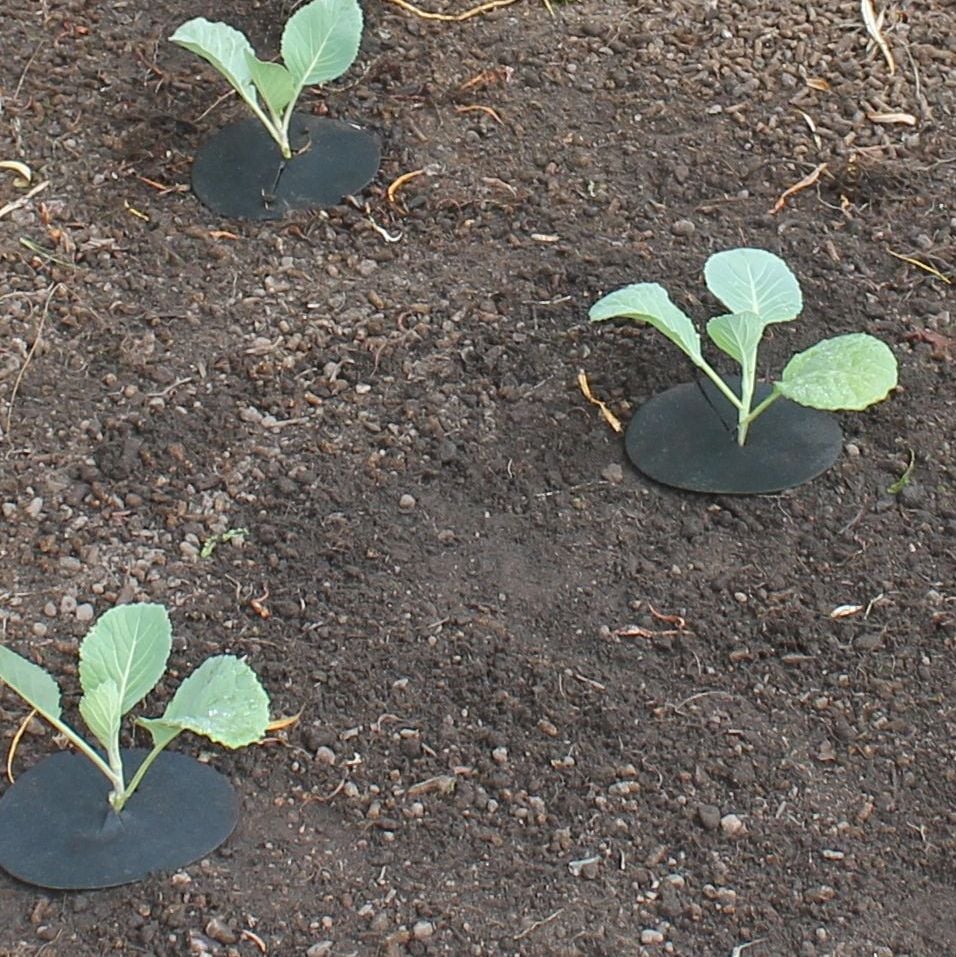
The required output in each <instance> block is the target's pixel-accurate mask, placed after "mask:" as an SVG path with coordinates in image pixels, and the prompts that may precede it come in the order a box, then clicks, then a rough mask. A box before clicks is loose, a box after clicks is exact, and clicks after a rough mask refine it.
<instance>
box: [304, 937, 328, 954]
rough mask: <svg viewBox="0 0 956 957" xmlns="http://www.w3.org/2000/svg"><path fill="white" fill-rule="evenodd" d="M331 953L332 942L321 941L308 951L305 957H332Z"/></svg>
mask: <svg viewBox="0 0 956 957" xmlns="http://www.w3.org/2000/svg"><path fill="white" fill-rule="evenodd" d="M331 953H332V941H331V940H320V941H317V942H316V943H314V944H313V945H312V946H311V947H309V949H308V950H306V952H305V957H330V955H331Z"/></svg>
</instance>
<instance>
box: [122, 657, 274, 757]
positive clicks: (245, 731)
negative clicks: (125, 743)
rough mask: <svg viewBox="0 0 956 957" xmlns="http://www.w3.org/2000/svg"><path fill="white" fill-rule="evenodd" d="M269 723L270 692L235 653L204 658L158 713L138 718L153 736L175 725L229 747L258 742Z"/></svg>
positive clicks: (139, 722) (164, 732) (166, 731)
mask: <svg viewBox="0 0 956 957" xmlns="http://www.w3.org/2000/svg"><path fill="white" fill-rule="evenodd" d="M268 723H269V697H268V695H267V694H266V692H265V689H264V688H263V687H262V685H261V684H260V683H259V679H258V678H257V677H256V673H255V672H254V671H253V670H252V668H250V667H249V665H247V664H246V663H245V662H244V661H242V660H241V659H240V658H236V657H235V656H234V655H217V656H215V657H213V658H207V659H206V660H205V661H204V662H203V663H202V664H201V665H200V666H199V667H198V668H197V669H196V670H195V671H194V672H193V673H192V674H191V675H190V676H189V677H188V678H187V679H186V680H185V681H184V682H183V683H182V684H181V685H180V686H179V688H178V689H177V690H176V694H175V695H173V700H172V701H170V702H169V706H168V707H167V708H166V711H165V713H164V714H163V716H162V717H161V718H153V719H146V718H144V719H140V720H139V721H138V722H137V724H141V725H143V726H144V727H146V728H148V729H149V730H150V733H151V734H152V735H153V738H154V740H157V741H158V740H160V739H157V737H156V736H157V734H160V735H162V734H166V733H168V730H171V729H174V728H175V729H179V730H183V731H192V732H193V733H194V734H201V735H204V736H205V737H207V738H209V739H210V740H212V741H215V742H216V743H217V744H222V745H225V746H226V747H227V748H241V747H244V746H245V745H247V744H252V743H253V742H254V741H258V740H259V739H260V738H261V737H262V736H263V735H264V734H265V731H266V725H268ZM167 729H168V730H167Z"/></svg>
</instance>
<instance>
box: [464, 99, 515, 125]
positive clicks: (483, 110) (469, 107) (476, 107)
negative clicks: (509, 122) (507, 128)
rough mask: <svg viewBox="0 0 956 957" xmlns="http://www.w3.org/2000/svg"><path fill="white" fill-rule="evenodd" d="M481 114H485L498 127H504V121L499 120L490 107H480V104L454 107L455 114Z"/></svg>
mask: <svg viewBox="0 0 956 957" xmlns="http://www.w3.org/2000/svg"><path fill="white" fill-rule="evenodd" d="M476 110H477V111H479V112H481V113H487V114H488V116H490V117H491V118H492V119H493V120H494V121H495V122H496V123H497V124H498V125H499V126H504V125H505V121H504V120H503V119H502V118H501V116H500V115H499V113H498V111H497V110H494V109H492V108H491V107H490V106H482V105H481V104H480V103H469V104H467V105H466V106H456V107H455V112H456V113H474V112H475V111H476Z"/></svg>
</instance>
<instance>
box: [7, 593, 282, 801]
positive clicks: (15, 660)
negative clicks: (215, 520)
mask: <svg viewBox="0 0 956 957" xmlns="http://www.w3.org/2000/svg"><path fill="white" fill-rule="evenodd" d="M171 645H172V633H171V629H170V624H169V616H168V615H167V614H166V609H165V608H164V607H163V606H162V605H152V604H137V605H120V606H118V607H116V608H113V609H111V610H110V611H108V612H106V613H105V614H104V615H102V616H101V617H100V619H99V621H97V623H96V624H95V625H94V626H93V628H92V630H91V631H90V632H89V634H87V636H86V637H85V638H84V639H83V642H82V644H81V645H80V685H81V687H82V688H83V696H82V698H81V699H80V714H81V715H82V716H83V720H84V721H85V722H86V724H87V727H89V729H90V731H91V732H92V733H93V736H94V737H95V738H96V740H97V741H98V742H99V743H100V745H102V747H103V749H104V751H105V753H106V754H105V758H104V757H103V756H102V755H101V754H100V753H99V752H98V751H96V750H95V749H94V748H93V747H92V746H91V745H90V744H89V743H87V741H86V740H85V739H84V738H83V737H82V736H81V735H80V734H78V733H77V732H76V731H74V730H73V728H71V727H70V726H69V725H68V724H67V723H66V722H65V721H64V720H63V718H62V717H61V710H60V687H59V685H58V684H57V683H56V681H55V680H54V679H53V678H52V677H51V676H50V675H49V674H48V673H47V672H46V671H44V670H43V668H41V667H39V665H36V664H34V663H33V662H32V661H28V660H27V659H26V658H24V657H22V656H21V655H18V654H17V653H16V652H14V651H11V650H10V649H9V648H6V647H4V646H0V680H2V681H4V682H5V683H6V684H8V685H9V686H10V687H11V688H12V689H13V690H14V691H15V692H16V693H17V694H18V695H20V697H21V698H23V699H24V700H26V701H27V703H28V704H30V705H31V706H32V707H34V708H36V710H37V711H38V712H39V713H40V714H41V715H43V717H44V718H46V720H47V721H49V722H50V724H52V725H53V727H54V728H56V730H57V731H59V732H60V733H61V734H62V735H64V736H65V737H66V738H68V739H69V741H70V743H71V744H73V746H74V747H75V748H76V749H77V750H78V751H80V752H81V753H82V754H84V755H85V756H86V757H87V758H89V759H90V761H92V762H93V764H94V765H95V766H96V767H97V768H98V769H99V770H100V771H101V772H102V773H103V774H104V775H105V776H106V778H107V779H108V780H109V782H110V785H111V791H110V794H109V803H110V805H111V806H112V808H113V810H114V811H117V812H119V811H121V810H122V809H123V806H124V805H125V804H126V802H127V801H128V800H129V799H130V797H131V796H132V794H133V792H134V791H135V790H136V788H137V786H138V785H139V783H140V781H142V779H143V776H144V775H145V774H146V772H147V771H148V770H149V767H150V765H151V764H152V763H153V761H154V760H155V759H156V758H157V757H158V755H159V754H160V752H161V751H162V750H163V749H164V748H165V747H166V746H167V745H168V744H169V743H170V742H171V741H172V740H173V739H174V738H175V737H176V736H177V735H178V734H179V733H180V732H182V731H192V732H193V733H194V734H201V735H204V736H205V737H207V738H209V739H210V740H212V741H215V742H216V743H217V744H222V745H225V747H227V748H241V747H244V746H245V745H247V744H252V743H253V742H255V741H258V740H259V739H260V738H261V737H262V736H263V734H264V733H265V730H266V725H267V724H268V723H269V698H268V696H267V695H266V692H265V690H264V689H263V687H262V685H261V684H260V683H259V679H258V678H257V677H256V674H255V672H254V671H253V670H252V669H251V668H250V667H249V665H247V664H246V663H245V662H244V661H242V660H241V659H239V658H236V657H235V656H234V655H217V656H215V657H213V658H207V659H206V660H205V661H204V662H203V663H202V664H201V665H200V666H199V667H198V668H197V669H196V670H195V671H194V672H193V673H192V674H191V675H189V677H188V678H186V680H185V681H183V683H182V684H181V685H180V686H179V688H178V689H177V690H176V693H175V694H174V695H173V698H172V700H171V701H170V702H169V705H168V706H167V708H166V711H165V712H164V713H163V715H162V716H161V717H159V718H137V719H136V721H135V723H136V724H137V725H139V726H141V727H143V728H146V730H147V731H149V733H150V735H151V737H152V739H153V748H152V750H151V751H150V752H149V754H147V756H146V758H145V759H144V760H143V762H142V764H140V766H139V768H138V769H137V771H136V773H135V774H134V775H133V777H132V778H131V779H130V781H129V782H127V781H126V779H125V776H124V774H123V759H122V755H121V752H120V741H119V737H120V725H121V723H122V720H123V716H124V715H125V714H126V713H127V712H128V711H129V710H130V709H131V708H132V707H133V705H135V704H136V703H137V702H138V701H141V700H142V699H143V698H144V697H146V695H148V694H149V692H150V691H152V690H153V688H155V687H156V685H157V684H158V683H159V680H160V678H162V676H163V673H164V672H165V670H166V660H167V658H168V657H169V651H170V648H171Z"/></svg>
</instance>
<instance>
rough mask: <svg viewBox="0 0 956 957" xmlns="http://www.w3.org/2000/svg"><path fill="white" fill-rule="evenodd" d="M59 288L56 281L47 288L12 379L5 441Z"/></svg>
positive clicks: (8, 435)
mask: <svg viewBox="0 0 956 957" xmlns="http://www.w3.org/2000/svg"><path fill="white" fill-rule="evenodd" d="M59 288H60V284H59V283H58V282H56V283H54V284H53V285H52V286H50V288H49V289H48V290H47V293H46V299H45V301H44V303H43V312H42V313H41V314H40V322H39V324H38V325H37V332H36V336H35V337H34V339H33V345H32V346H30V351H29V352H28V353H27V357H26V359H24V360H23V365H22V366H20V371H19V372H18V373H17V377H16V379H15V380H14V383H13V389H12V390H11V392H10V404H9V406H7V421H6V422H5V423H4V431H3V434H4V435H5V436H6V438H7V441H9V440H10V423H11V422H12V420H13V403H14V402H16V400H17V392H19V391H20V383H21V382H22V381H23V376H24V374H25V373H26V371H27V366H28V365H29V364H30V360H31V359H32V358H33V356H34V354H35V353H36V351H37V349H38V348H39V345H40V340H41V339H42V338H43V326H44V323H45V322H46V317H47V315H49V312H50V300H51V299H52V298H53V294H54V293H55V292H56V291H57V289H59Z"/></svg>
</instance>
